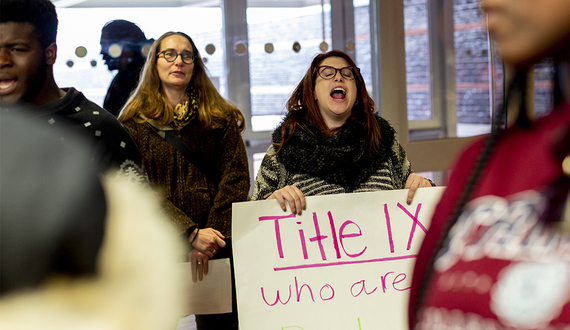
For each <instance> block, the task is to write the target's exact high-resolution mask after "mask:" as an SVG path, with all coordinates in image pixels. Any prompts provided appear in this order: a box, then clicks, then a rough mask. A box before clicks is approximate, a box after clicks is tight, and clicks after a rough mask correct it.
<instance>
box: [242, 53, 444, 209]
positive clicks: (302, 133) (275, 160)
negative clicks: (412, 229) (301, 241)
mask: <svg viewBox="0 0 570 330" xmlns="http://www.w3.org/2000/svg"><path fill="white" fill-rule="evenodd" d="M287 110H288V111H289V112H288V114H287V116H286V117H285V119H284V120H283V122H282V124H281V125H280V126H279V127H277V129H276V130H275V131H274V132H273V144H272V145H271V146H270V147H269V149H268V150H267V153H266V155H265V157H264V158H263V161H262V163H261V167H260V169H259V173H258V175H257V178H256V181H255V190H254V192H253V196H252V199H253V200H259V199H277V200H278V201H279V204H280V205H281V208H282V209H283V210H284V211H285V210H286V206H285V201H287V203H288V204H289V207H290V208H291V212H293V213H297V214H301V212H302V210H303V209H305V207H306V202H305V197H304V196H312V195H327V194H340V193H351V192H365V191H377V190H391V189H410V191H409V194H408V197H407V203H408V204H410V202H411V200H412V198H413V195H414V193H415V191H416V189H417V188H419V187H431V186H432V185H433V183H432V182H431V181H429V180H428V179H425V178H423V177H421V176H419V175H417V174H415V173H413V172H412V166H411V164H410V162H409V161H408V159H407V158H406V152H405V151H404V149H403V148H402V147H401V146H400V144H399V143H398V141H397V140H396V137H395V134H396V132H395V131H394V129H393V128H392V126H390V124H389V123H388V122H387V121H386V120H385V119H383V118H382V117H380V116H379V115H377V114H375V111H376V108H375V104H374V100H373V99H372V98H371V97H370V95H369V94H368V91H367V90H366V85H365V84H364V79H363V78H362V75H361V74H360V70H359V69H358V67H357V66H356V64H355V63H354V61H353V60H352V59H351V58H350V56H348V55H347V54H346V53H343V52H341V51H337V50H333V51H330V52H328V53H322V54H319V55H317V56H316V57H315V58H314V59H313V61H312V63H311V66H310V68H309V70H308V71H307V73H306V74H305V76H304V78H303V80H302V81H301V82H300V83H299V84H298V85H297V87H296V88H295V90H294V91H293V94H292V95H291V97H290V98H289V100H288V101H287Z"/></svg>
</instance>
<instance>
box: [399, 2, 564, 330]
mask: <svg viewBox="0 0 570 330" xmlns="http://www.w3.org/2000/svg"><path fill="white" fill-rule="evenodd" d="M482 7H483V10H484V11H485V12H486V13H487V15H488V17H487V19H488V26H489V31H490V33H491V34H492V36H493V37H494V40H495V41H496V42H497V45H498V49H499V52H500V55H501V57H502V59H503V60H504V62H505V63H506V64H507V65H508V66H509V67H512V68H514V70H515V71H516V74H515V75H514V78H513V80H512V82H511V84H510V87H509V89H508V93H507V97H506V100H507V102H505V105H504V108H503V111H502V112H501V111H499V115H500V116H501V117H503V116H504V112H505V110H504V109H507V106H508V103H509V102H511V103H513V102H515V104H516V105H517V106H518V107H519V111H518V116H515V118H516V123H514V125H512V126H511V127H509V128H507V129H505V130H497V129H495V130H493V132H492V133H491V135H490V136H488V137H485V138H483V139H481V140H479V141H477V142H475V143H474V144H473V145H471V146H470V147H469V148H467V149H466V151H464V152H463V154H462V155H461V156H460V157H459V159H458V160H457V162H456V164H455V166H454V167H453V173H452V176H451V177H450V183H449V186H448V187H447V189H446V190H445V192H444V194H443V196H442V198H441V201H440V203H439V205H438V206H437V209H436V210H435V213H434V216H433V219H432V222H431V225H430V228H429V231H428V233H427V235H426V237H425V239H424V241H423V245H422V247H421V249H420V252H419V254H418V257H417V261H416V265H415V270H414V274H413V283H412V287H411V296H410V304H409V318H410V328H413V329H442V328H448V329H568V328H569V327H570V243H569V242H570V240H569V238H570V231H569V230H568V228H569V227H568V222H569V221H570V214H569V212H570V206H569V194H568V193H569V186H570V184H569V177H570V104H569V103H568V101H569V100H570V78H569V77H570V75H569V73H570V71H569V66H568V61H569V60H570V1H568V0H550V1H542V2H540V3H538V2H536V1H533V0H483V1H482ZM545 58H551V59H553V60H554V63H555V66H556V72H557V74H556V75H555V78H554V86H555V88H554V89H555V90H554V96H555V97H554V99H555V108H554V110H553V111H552V112H551V113H550V114H549V115H548V116H546V117H544V118H541V119H538V120H531V119H529V116H528V114H527V111H526V110H527V109H526V107H525V103H526V98H527V96H526V94H525V89H526V88H527V87H526V86H527V83H526V72H528V71H529V70H531V69H532V66H533V65H534V64H535V63H537V62H539V61H540V60H542V59H545ZM509 110H511V108H509ZM498 119H500V118H498ZM498 122H499V121H498Z"/></svg>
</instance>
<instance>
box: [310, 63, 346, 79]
mask: <svg viewBox="0 0 570 330" xmlns="http://www.w3.org/2000/svg"><path fill="white" fill-rule="evenodd" d="M317 72H318V73H319V76H321V78H323V79H326V80H330V79H333V78H334V77H336V73H337V72H340V75H341V76H342V77H343V78H344V79H346V80H353V79H354V78H355V76H354V71H353V70H352V68H351V67H349V66H347V67H344V68H340V69H337V68H333V67H332V66H328V65H321V66H318V67H317Z"/></svg>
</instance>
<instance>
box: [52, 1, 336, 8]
mask: <svg viewBox="0 0 570 330" xmlns="http://www.w3.org/2000/svg"><path fill="white" fill-rule="evenodd" d="M51 1H52V2H53V3H54V5H55V6H56V7H58V8H109V7H115V8H116V7H122V8H124V7H127V8H128V7H219V6H220V0H51ZM227 1H231V0H227ZM325 2H326V3H328V2H329V0H326V1H325ZM320 4H321V0H247V6H248V7H306V6H314V5H320Z"/></svg>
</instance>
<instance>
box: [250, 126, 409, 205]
mask: <svg viewBox="0 0 570 330" xmlns="http://www.w3.org/2000/svg"><path fill="white" fill-rule="evenodd" d="M376 120H377V122H378V125H379V126H380V130H381V132H382V138H383V143H382V145H383V148H382V149H383V151H382V153H381V154H380V155H370V153H369V152H368V151H369V144H368V142H367V141H366V133H365V129H364V127H363V126H362V125H361V124H359V123H356V122H351V123H346V124H345V125H344V126H343V128H342V129H341V131H340V132H338V133H337V134H336V135H334V136H332V137H329V138H327V139H324V138H321V137H319V135H318V132H316V131H314V130H312V129H310V128H309V129H308V130H307V129H300V128H297V129H296V130H295V132H294V134H293V137H292V138H291V139H290V140H289V141H287V143H286V144H285V145H284V146H283V148H282V149H281V150H280V151H279V153H277V154H276V155H275V153H276V151H277V148H276V147H275V145H274V144H272V145H271V146H270V147H269V149H268V150H267V153H266V155H265V157H264V159H263V161H262V163H261V167H260V169H259V173H258V174H257V178H256V181H255V189H254V192H253V196H252V200H258V199H263V198H264V197H266V196H267V195H269V194H270V193H272V192H274V191H275V190H278V189H281V188H283V187H285V186H287V185H295V186H296V187H297V188H299V189H300V190H301V191H302V192H303V194H305V196H312V195H329V194H340V193H347V192H369V191H377V190H391V189H403V188H404V186H405V184H406V180H407V179H408V176H409V175H410V174H411V173H412V169H411V164H410V162H409V161H408V159H407V158H406V152H405V151H404V149H403V148H402V146H401V145H400V143H399V142H398V141H397V140H396V138H395V131H394V129H393V128H392V126H390V124H389V123H388V122H387V121H386V120H385V119H383V118H381V117H378V116H377V117H376ZM280 139H281V127H278V128H277V129H276V131H275V132H274V133H273V142H274V143H275V142H276V141H280Z"/></svg>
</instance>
